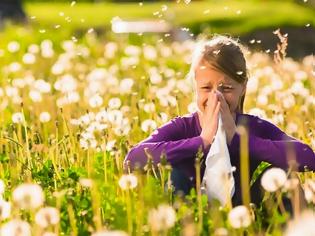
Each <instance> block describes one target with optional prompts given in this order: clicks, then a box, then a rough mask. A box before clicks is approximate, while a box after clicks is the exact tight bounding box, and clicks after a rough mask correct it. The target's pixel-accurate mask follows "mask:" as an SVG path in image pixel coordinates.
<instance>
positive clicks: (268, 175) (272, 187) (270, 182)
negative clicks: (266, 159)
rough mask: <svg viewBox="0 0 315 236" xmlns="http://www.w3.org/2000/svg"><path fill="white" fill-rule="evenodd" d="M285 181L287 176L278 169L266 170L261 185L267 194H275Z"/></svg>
mask: <svg viewBox="0 0 315 236" xmlns="http://www.w3.org/2000/svg"><path fill="white" fill-rule="evenodd" d="M286 181H287V175H286V173H285V171H284V170H282V169H280V168H275V167H273V168H270V169H268V170H267V171H266V172H265V173H264V174H263V176H262V178H261V185H262V186H263V188H264V189H265V190H266V191H268V192H275V191H277V190H278V189H280V188H281V187H283V186H284V184H285V182H286Z"/></svg>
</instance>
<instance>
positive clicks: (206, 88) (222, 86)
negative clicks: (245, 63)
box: [195, 63, 246, 114]
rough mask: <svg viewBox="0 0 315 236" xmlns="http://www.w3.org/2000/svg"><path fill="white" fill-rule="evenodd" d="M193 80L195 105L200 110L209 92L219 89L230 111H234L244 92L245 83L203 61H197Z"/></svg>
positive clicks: (203, 107) (205, 102) (204, 106)
mask: <svg viewBox="0 0 315 236" xmlns="http://www.w3.org/2000/svg"><path fill="white" fill-rule="evenodd" d="M195 80H196V93H197V94H196V95H197V105H198V108H199V110H200V111H201V112H204V111H205V108H206V104H207V101H208V94H209V92H211V91H212V90H219V91H220V92H221V93H222V94H223V96H224V98H225V100H226V102H227V104H228V105H229V108H230V111H231V113H232V114H234V113H235V111H236V110H237V106H238V101H239V100H240V99H241V97H242V95H243V94H244V92H245V88H246V84H241V83H238V82H237V81H235V80H233V79H231V78H228V77H227V76H226V75H224V74H223V73H221V72H219V71H218V70H215V69H214V68H212V67H210V66H209V65H208V64H204V63H199V66H197V68H196V70H195Z"/></svg>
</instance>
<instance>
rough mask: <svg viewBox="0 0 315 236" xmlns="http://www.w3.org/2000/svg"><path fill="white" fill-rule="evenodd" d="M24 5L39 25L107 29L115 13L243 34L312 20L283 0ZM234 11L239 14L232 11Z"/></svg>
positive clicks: (307, 11)
mask: <svg viewBox="0 0 315 236" xmlns="http://www.w3.org/2000/svg"><path fill="white" fill-rule="evenodd" d="M162 5H167V6H168V9H167V10H166V11H164V12H163V11H161V6H162ZM225 7H228V9H225ZM25 8H26V11H27V13H28V15H29V16H36V19H35V20H31V21H32V22H35V23H38V24H39V25H41V26H42V27H50V26H53V25H56V24H60V25H62V26H65V25H69V27H71V28H72V29H85V28H89V27H97V28H104V29H108V28H109V27H110V24H111V19H112V18H113V17H115V16H119V17H120V18H122V19H128V20H138V19H166V20H168V21H170V22H171V23H173V24H174V25H177V26H185V27H190V28H191V31H192V32H194V33H198V32H200V31H201V29H202V28H204V27H210V29H211V30H212V31H215V32H219V33H222V32H227V33H232V34H243V33H246V32H249V31H251V30H253V29H255V28H269V27H279V26H283V25H286V26H287V25H291V26H303V25H305V24H307V23H311V24H313V23H315V18H314V11H313V10H311V9H309V8H306V7H304V6H302V5H298V4H296V3H294V2H287V1H285V2H282V1H260V2H257V1H248V0H247V1H212V2H192V3H190V4H184V3H174V2H172V3H169V2H158V3H144V4H143V6H140V5H139V4H138V3H126V4H115V3H99V4H89V3H77V4H75V5H74V6H72V7H71V6H70V4H65V3H27V4H25ZM206 10H209V13H208V14H204V12H205V11H206ZM238 10H240V11H241V13H240V14H236V12H237V11H238ZM157 11H160V12H161V13H163V16H162V17H161V18H158V16H154V15H153V13H154V12H157ZM60 12H64V16H60V15H59V13H60ZM292 16H294V17H292ZM65 17H70V18H71V23H68V22H66V20H65ZM81 19H84V20H85V22H81Z"/></svg>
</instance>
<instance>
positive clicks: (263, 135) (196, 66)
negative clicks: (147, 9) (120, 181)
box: [125, 36, 315, 205]
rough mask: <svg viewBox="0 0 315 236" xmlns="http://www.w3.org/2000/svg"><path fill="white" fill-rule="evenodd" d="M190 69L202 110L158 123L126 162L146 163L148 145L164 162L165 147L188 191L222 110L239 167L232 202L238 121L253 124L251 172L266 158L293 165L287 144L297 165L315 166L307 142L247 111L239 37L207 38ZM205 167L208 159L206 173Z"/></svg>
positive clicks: (177, 182) (179, 185)
mask: <svg viewBox="0 0 315 236" xmlns="http://www.w3.org/2000/svg"><path fill="white" fill-rule="evenodd" d="M189 75H190V76H191V77H192V79H193V81H194V90H195V96H196V101H197V106H198V111H197V112H195V113H192V114H189V115H186V116H183V117H176V118H174V119H173V120H171V121H170V122H168V123H167V124H165V125H163V126H162V127H160V128H158V129H157V130H156V131H155V132H153V134H152V135H151V136H150V137H148V138H147V139H145V140H143V141H142V142H140V143H139V144H138V145H136V146H135V147H133V148H132V149H131V150H130V151H129V153H128V155H127V156H126V158H125V164H126V162H127V161H129V163H130V165H131V167H132V168H133V167H134V166H135V165H136V164H138V165H140V167H143V166H144V165H145V164H146V162H147V156H146V154H145V152H144V149H145V148H148V150H149V151H150V153H151V154H152V156H153V162H154V164H157V163H159V161H160V155H161V153H162V152H165V154H166V158H167V161H168V162H169V163H170V164H171V165H172V167H173V171H172V176H171V177H172V182H173V185H174V187H175V191H177V192H178V191H182V192H183V193H184V194H188V193H189V192H190V189H191V188H194V187H195V182H196V179H195V178H196V176H195V175H196V174H195V167H194V162H195V157H196V154H197V152H198V150H199V148H201V149H202V152H203V159H205V157H206V156H207V153H208V151H209V149H210V147H211V143H212V142H213V139H214V136H215V134H216V132H217V127H218V117H219V113H221V118H222V123H223V127H224V129H225V132H226V139H227V140H226V141H227V145H228V150H229V154H230V159H231V164H232V166H235V167H236V171H235V172H233V175H234V179H235V193H234V195H233V197H232V203H233V205H238V204H241V199H242V196H241V186H240V135H239V134H238V133H237V132H236V126H237V125H238V124H243V125H246V127H247V130H248V135H249V144H248V145H249V146H248V148H249V162H250V169H249V174H250V176H252V174H253V172H254V170H255V169H256V168H257V166H258V165H259V164H260V163H261V162H262V161H265V162H268V163H270V164H271V165H272V166H274V167H280V168H283V169H288V167H289V162H288V160H287V156H288V155H287V149H288V146H290V147H291V148H292V149H293V150H294V154H295V159H296V164H297V166H296V167H297V170H298V171H303V170H304V168H305V167H307V168H308V169H309V170H315V155H314V152H313V150H312V149H311V148H310V147H309V146H308V145H306V144H304V143H302V142H300V141H299V140H296V139H294V138H292V137H290V136H288V135H286V134H285V133H284V132H283V131H281V130H280V129H279V128H278V127H276V126H275V125H273V124H272V123H270V122H268V121H266V120H263V119H261V118H259V117H256V116H252V115H249V114H244V113H243V103H244V97H245V92H246V84H247V81H248V73H247V67H246V60H245V57H244V53H243V51H242V46H241V45H240V44H239V43H238V42H236V41H235V40H233V39H231V38H228V37H225V36H216V37H214V38H212V39H211V40H210V41H208V42H205V43H203V44H202V45H201V47H200V48H197V50H196V51H195V53H194V56H193V61H192V64H191V68H190V72H189ZM204 171H205V162H204V161H203V162H201V178H202V176H203V174H204ZM214 181H215V180H214ZM251 199H252V202H254V203H259V201H260V200H261V193H260V181H256V182H255V184H254V185H253V186H252V187H251Z"/></svg>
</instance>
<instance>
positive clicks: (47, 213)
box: [35, 207, 60, 228]
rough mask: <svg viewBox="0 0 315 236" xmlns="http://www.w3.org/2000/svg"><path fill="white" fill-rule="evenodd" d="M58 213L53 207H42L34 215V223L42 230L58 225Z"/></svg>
mask: <svg viewBox="0 0 315 236" xmlns="http://www.w3.org/2000/svg"><path fill="white" fill-rule="evenodd" d="M59 220H60V216H59V211H58V209H57V208H55V207H44V208H41V209H39V210H38V211H37V213H36V215H35V222H36V224H37V225H39V226H40V227H42V228H47V227H48V226H50V225H56V224H58V223H59Z"/></svg>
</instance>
